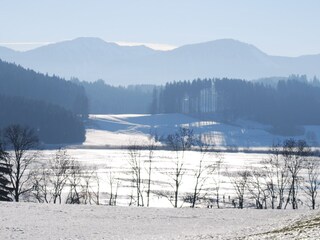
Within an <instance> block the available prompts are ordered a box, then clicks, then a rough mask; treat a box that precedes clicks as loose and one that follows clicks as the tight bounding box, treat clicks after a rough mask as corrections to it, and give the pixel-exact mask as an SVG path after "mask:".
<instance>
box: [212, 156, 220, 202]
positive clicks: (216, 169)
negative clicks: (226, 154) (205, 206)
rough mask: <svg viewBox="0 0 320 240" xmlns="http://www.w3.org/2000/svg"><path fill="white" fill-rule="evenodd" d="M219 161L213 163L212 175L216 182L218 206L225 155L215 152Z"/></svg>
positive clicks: (215, 189) (215, 190)
mask: <svg viewBox="0 0 320 240" xmlns="http://www.w3.org/2000/svg"><path fill="white" fill-rule="evenodd" d="M215 156H216V159H217V161H216V162H215V163H214V164H213V165H212V168H211V173H210V174H211V175H212V180H213V183H214V192H215V195H216V200H217V207H218V208H220V186H221V182H222V181H221V178H222V166H223V155H222V153H219V152H216V153H215Z"/></svg>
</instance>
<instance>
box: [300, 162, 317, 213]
mask: <svg viewBox="0 0 320 240" xmlns="http://www.w3.org/2000/svg"><path fill="white" fill-rule="evenodd" d="M305 169H306V171H307V177H306V178H305V182H304V191H305V193H306V195H307V197H308V199H309V200H310V202H311V208H312V209H315V208H316V199H317V195H318V188H319V176H320V165H319V162H318V159H310V160H308V161H307V162H306V163H305Z"/></svg>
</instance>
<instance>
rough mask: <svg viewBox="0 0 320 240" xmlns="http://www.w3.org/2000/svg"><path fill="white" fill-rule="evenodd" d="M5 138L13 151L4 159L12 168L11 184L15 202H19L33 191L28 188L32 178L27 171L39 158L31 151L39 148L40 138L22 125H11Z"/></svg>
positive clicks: (5, 133)
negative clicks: (24, 195) (25, 194)
mask: <svg viewBox="0 0 320 240" xmlns="http://www.w3.org/2000/svg"><path fill="white" fill-rule="evenodd" d="M3 137H4V142H5V144H6V146H7V147H8V149H9V150H12V151H9V152H8V153H9V154H7V155H5V157H4V159H5V161H6V164H9V165H11V166H12V171H11V172H10V174H9V176H10V182H11V184H12V187H13V197H14V200H15V201H16V202H19V200H20V196H21V195H23V194H24V193H26V192H28V191H30V190H31V189H32V188H31V187H26V184H27V182H28V181H29V180H30V178H31V175H30V174H29V173H28V171H27V169H28V167H29V166H30V164H31V163H32V162H33V161H34V160H35V159H36V157H37V152H36V151H31V150H32V149H34V148H36V147H37V146H38V137H37V136H36V134H35V132H34V131H33V130H32V129H30V128H28V127H22V126H20V125H10V126H8V127H7V128H5V129H4V136H3Z"/></svg>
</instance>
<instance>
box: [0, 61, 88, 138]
mask: <svg viewBox="0 0 320 240" xmlns="http://www.w3.org/2000/svg"><path fill="white" fill-rule="evenodd" d="M87 116H88V100H87V97H86V94H85V90H84V88H83V87H81V86H78V85H76V84H73V83H71V82H70V81H66V80H63V79H61V78H58V77H55V76H53V77H50V76H47V75H43V74H39V73H36V72H34V71H32V70H26V69H24V68H22V67H20V66H16V65H15V64H9V63H6V62H3V61H0V128H4V127H6V126H7V125H9V124H21V125H26V126H29V127H31V128H34V129H35V130H36V131H37V133H38V135H39V137H40V140H41V141H43V142H44V143H72V142H83V141H84V140H85V128H84V125H83V120H85V119H86V118H87Z"/></svg>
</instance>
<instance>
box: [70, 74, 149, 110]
mask: <svg viewBox="0 0 320 240" xmlns="http://www.w3.org/2000/svg"><path fill="white" fill-rule="evenodd" d="M73 82H74V83H76V84H78V85H81V86H83V87H84V89H85V91H86V94H87V96H88V99H89V112H90V113H94V114H110V113H112V114H121V113H122V114H125V113H148V112H149V107H150V104H151V97H152V90H153V88H154V86H152V85H132V86H128V87H121V86H119V87H114V86H110V85H108V84H105V83H104V81H102V80H98V81H96V82H92V83H90V82H80V81H78V80H75V79H74V80H73Z"/></svg>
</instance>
